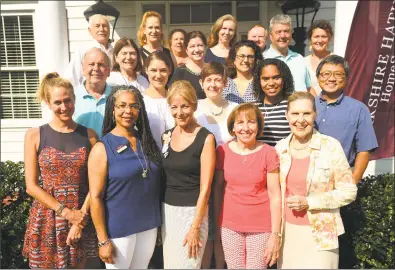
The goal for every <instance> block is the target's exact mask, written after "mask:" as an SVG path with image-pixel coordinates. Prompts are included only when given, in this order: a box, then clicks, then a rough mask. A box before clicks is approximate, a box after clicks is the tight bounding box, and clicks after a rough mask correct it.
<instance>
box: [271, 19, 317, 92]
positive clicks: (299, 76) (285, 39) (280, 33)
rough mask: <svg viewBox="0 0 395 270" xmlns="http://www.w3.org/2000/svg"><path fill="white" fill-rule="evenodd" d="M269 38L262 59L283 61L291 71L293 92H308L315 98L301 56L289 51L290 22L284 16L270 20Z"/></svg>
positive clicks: (304, 62) (290, 37)
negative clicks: (268, 45)
mask: <svg viewBox="0 0 395 270" xmlns="http://www.w3.org/2000/svg"><path fill="white" fill-rule="evenodd" d="M269 36H270V41H271V42H272V44H271V45H270V48H269V49H268V50H267V51H265V52H264V53H263V58H276V59H279V60H282V61H284V62H285V63H286V64H287V65H288V67H289V69H290V70H291V73H292V77H293V79H294V84H295V91H308V92H310V93H311V94H313V95H314V96H316V94H315V91H314V89H313V88H312V87H311V80H310V75H309V71H308V69H307V65H306V61H305V59H304V58H303V56H302V55H300V54H299V53H296V52H294V51H291V50H290V49H289V44H290V42H291V39H292V20H291V17H290V16H288V15H284V14H278V15H276V16H274V17H273V18H272V19H271V20H270V26H269Z"/></svg>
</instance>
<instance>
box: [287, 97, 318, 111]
mask: <svg viewBox="0 0 395 270" xmlns="http://www.w3.org/2000/svg"><path fill="white" fill-rule="evenodd" d="M302 99H307V100H310V102H311V103H312V104H313V111H314V112H317V108H316V107H315V97H314V96H313V95H312V94H310V93H309V92H295V93H293V94H292V95H290V96H289V97H288V105H287V111H289V109H290V107H291V103H292V102H294V101H296V100H302Z"/></svg>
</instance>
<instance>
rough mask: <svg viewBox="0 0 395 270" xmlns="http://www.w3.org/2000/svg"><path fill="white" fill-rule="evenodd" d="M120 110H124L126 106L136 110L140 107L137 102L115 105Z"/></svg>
mask: <svg viewBox="0 0 395 270" xmlns="http://www.w3.org/2000/svg"><path fill="white" fill-rule="evenodd" d="M115 107H117V108H118V109H119V110H120V111H121V112H124V111H126V108H129V109H130V110H131V111H134V112H138V111H140V109H141V106H140V105H138V104H119V105H115Z"/></svg>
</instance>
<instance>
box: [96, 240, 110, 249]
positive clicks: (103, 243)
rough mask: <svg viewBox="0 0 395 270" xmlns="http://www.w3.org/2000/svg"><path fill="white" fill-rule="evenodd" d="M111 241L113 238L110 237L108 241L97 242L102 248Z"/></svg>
mask: <svg viewBox="0 0 395 270" xmlns="http://www.w3.org/2000/svg"><path fill="white" fill-rule="evenodd" d="M110 242H111V239H110V238H108V239H107V240H106V241H103V242H99V243H97V246H98V247H99V248H100V247H103V246H105V245H108V244H109V243H110Z"/></svg>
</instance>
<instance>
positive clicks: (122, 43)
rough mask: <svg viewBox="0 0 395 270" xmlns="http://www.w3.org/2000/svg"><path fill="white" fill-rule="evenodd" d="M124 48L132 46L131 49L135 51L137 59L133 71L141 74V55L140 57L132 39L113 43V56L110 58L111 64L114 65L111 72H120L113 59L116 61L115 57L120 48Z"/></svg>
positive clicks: (122, 39)
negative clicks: (111, 59)
mask: <svg viewBox="0 0 395 270" xmlns="http://www.w3.org/2000/svg"><path fill="white" fill-rule="evenodd" d="M125 46H132V47H133V49H134V50H135V51H136V56H137V59H136V61H137V64H136V67H135V68H134V71H135V72H141V71H142V70H143V65H142V63H141V55H140V52H139V48H138V47H137V45H136V43H135V42H134V41H133V39H128V38H124V37H123V38H121V39H120V40H118V41H117V42H116V43H115V46H114V54H113V56H112V58H113V61H112V62H113V63H114V65H113V66H112V71H121V70H120V67H119V64H118V63H117V62H116V61H115V59H116V57H117V55H118V53H119V52H120V51H121V50H122V48H123V47H125Z"/></svg>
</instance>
